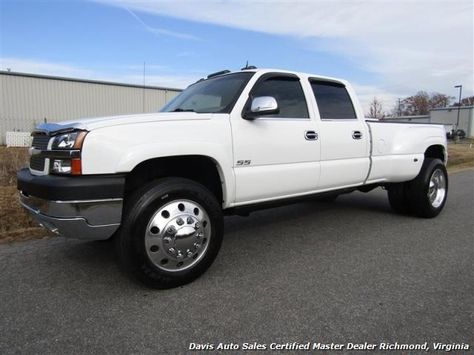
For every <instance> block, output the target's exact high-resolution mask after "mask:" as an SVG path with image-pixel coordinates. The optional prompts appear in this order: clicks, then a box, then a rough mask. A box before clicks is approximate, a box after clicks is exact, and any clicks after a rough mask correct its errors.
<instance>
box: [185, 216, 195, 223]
mask: <svg viewBox="0 0 474 355" xmlns="http://www.w3.org/2000/svg"><path fill="white" fill-rule="evenodd" d="M186 222H187V223H188V224H193V222H194V220H193V218H192V217H188V219H187V220H186Z"/></svg>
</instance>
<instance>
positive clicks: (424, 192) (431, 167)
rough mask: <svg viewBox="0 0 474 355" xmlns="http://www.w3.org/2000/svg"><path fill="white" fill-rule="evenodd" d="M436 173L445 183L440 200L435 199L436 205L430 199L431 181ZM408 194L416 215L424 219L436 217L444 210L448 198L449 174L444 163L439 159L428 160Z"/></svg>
mask: <svg viewBox="0 0 474 355" xmlns="http://www.w3.org/2000/svg"><path fill="white" fill-rule="evenodd" d="M435 172H436V174H439V176H440V179H443V181H444V193H443V194H442V195H439V200H436V199H435V202H436V203H434V202H432V201H430V197H429V192H430V179H431V178H432V176H433V175H434V173H435ZM407 193H408V197H409V203H410V205H411V209H412V211H413V213H414V214H415V215H417V216H418V217H423V218H433V217H436V216H437V215H438V214H439V213H440V212H441V211H442V210H443V207H444V205H445V204H446V199H447V197H448V173H447V171H446V167H445V166H444V164H443V162H442V161H441V160H439V159H434V158H426V159H425V161H424V162H423V166H422V167H421V170H420V173H419V174H418V176H417V177H416V178H415V179H414V180H412V181H411V182H410V183H409V184H408V191H407ZM437 196H438V195H437ZM441 197H442V198H441Z"/></svg>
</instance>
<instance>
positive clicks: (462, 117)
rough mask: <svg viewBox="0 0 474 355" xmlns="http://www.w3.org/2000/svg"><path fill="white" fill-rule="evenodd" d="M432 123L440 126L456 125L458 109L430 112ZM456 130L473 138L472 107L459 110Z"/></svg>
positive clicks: (473, 114) (473, 117) (473, 116)
mask: <svg viewBox="0 0 474 355" xmlns="http://www.w3.org/2000/svg"><path fill="white" fill-rule="evenodd" d="M430 115H431V122H432V123H442V124H453V125H455V124H456V121H457V115H458V108H457V107H449V108H444V109H436V110H432V111H431V112H430ZM458 129H462V130H463V131H464V132H466V136H467V137H471V138H474V107H473V106H465V107H461V109H460V110H459V126H458Z"/></svg>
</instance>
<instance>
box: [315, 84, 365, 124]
mask: <svg viewBox="0 0 474 355" xmlns="http://www.w3.org/2000/svg"><path fill="white" fill-rule="evenodd" d="M311 87H312V88H313V93H314V97H315V98H316V103H317V104H318V109H319V115H320V116H321V119H348V118H349V119H350V118H357V117H356V114H355V111H354V106H353V105H352V100H351V98H350V96H349V94H348V93H347V90H346V87H345V86H344V85H342V84H337V83H331V82H328V81H311Z"/></svg>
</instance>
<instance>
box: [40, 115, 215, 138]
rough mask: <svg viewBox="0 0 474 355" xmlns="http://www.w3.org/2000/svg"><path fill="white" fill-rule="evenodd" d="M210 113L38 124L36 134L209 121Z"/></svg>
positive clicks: (125, 116) (134, 116) (103, 118)
mask: <svg viewBox="0 0 474 355" xmlns="http://www.w3.org/2000/svg"><path fill="white" fill-rule="evenodd" d="M213 115H214V114H212V113H195V112H157V113H143V114H135V115H121V116H107V117H96V118H85V119H79V120H71V121H63V122H57V123H43V124H40V125H39V126H38V127H37V129H36V132H44V133H48V134H51V133H59V132H69V131H72V130H75V129H82V130H87V131H92V130H94V129H98V128H103V127H111V126H119V125H127V124H137V123H145V122H164V121H187V120H209V119H211V118H212V117H213Z"/></svg>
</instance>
